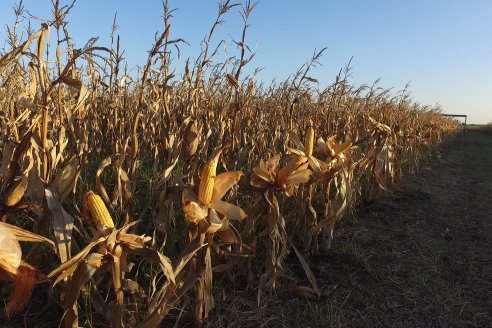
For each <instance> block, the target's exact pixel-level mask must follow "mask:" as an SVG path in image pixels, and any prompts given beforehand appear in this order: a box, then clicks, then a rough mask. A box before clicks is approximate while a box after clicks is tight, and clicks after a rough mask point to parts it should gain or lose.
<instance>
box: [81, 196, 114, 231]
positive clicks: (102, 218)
mask: <svg viewBox="0 0 492 328" xmlns="http://www.w3.org/2000/svg"><path fill="white" fill-rule="evenodd" d="M85 203H86V206H87V209H88V210H89V213H90V216H91V218H92V220H94V223H95V224H96V226H98V227H101V228H114V222H113V219H112V218H111V215H110V214H109V211H108V208H107V207H106V204H104V201H103V200H102V198H101V197H100V196H99V195H97V194H95V193H93V192H92V191H89V192H88V193H87V194H86V195H85Z"/></svg>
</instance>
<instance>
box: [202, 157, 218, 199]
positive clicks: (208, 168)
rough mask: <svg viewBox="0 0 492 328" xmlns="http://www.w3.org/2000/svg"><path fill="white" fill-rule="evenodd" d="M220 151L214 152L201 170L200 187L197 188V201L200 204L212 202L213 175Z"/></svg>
mask: <svg viewBox="0 0 492 328" xmlns="http://www.w3.org/2000/svg"><path fill="white" fill-rule="evenodd" d="M220 153H221V151H220V150H219V151H216V152H215V155H214V156H213V157H212V159H210V160H209V161H208V162H207V163H206V164H205V167H204V168H203V171H202V174H201V176H200V185H199V186H198V199H199V200H200V202H201V203H202V204H208V203H210V201H211V200H212V194H213V192H214V183H215V174H216V172H217V164H218V163H219V156H220Z"/></svg>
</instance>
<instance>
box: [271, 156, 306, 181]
mask: <svg viewBox="0 0 492 328" xmlns="http://www.w3.org/2000/svg"><path fill="white" fill-rule="evenodd" d="M306 160H307V157H306V156H296V157H294V158H293V159H291V160H290V161H289V162H288V163H287V165H285V166H284V167H283V168H281V169H280V170H279V171H278V173H277V179H278V181H280V182H283V181H285V179H286V178H287V177H288V176H289V175H291V174H292V172H294V171H295V170H297V169H298V168H299V166H301V165H302V164H304V163H305V162H306Z"/></svg>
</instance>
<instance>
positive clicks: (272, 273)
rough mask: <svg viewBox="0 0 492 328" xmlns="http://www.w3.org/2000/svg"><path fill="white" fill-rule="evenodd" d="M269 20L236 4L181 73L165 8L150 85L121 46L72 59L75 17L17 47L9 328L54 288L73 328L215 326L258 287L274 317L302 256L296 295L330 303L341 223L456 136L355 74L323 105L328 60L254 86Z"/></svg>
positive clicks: (442, 122)
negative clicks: (230, 23) (38, 291)
mask: <svg viewBox="0 0 492 328" xmlns="http://www.w3.org/2000/svg"><path fill="white" fill-rule="evenodd" d="M254 7H255V3H253V2H250V1H249V0H247V1H246V2H244V3H242V4H240V5H233V4H231V3H230V2H229V1H227V0H226V1H223V2H221V3H220V4H219V8H218V12H217V17H216V20H215V21H213V24H212V28H211V30H210V31H209V32H208V33H207V37H206V40H205V41H206V42H204V43H203V46H202V49H201V50H200V53H199V55H198V57H197V59H196V61H194V62H191V61H190V60H188V61H186V65H185V68H184V70H183V71H182V72H180V71H177V69H176V68H175V61H176V58H177V56H178V54H177V51H178V50H179V47H180V46H181V45H182V44H183V43H184V42H185V41H184V40H182V39H179V37H178V36H176V35H175V33H177V32H175V31H173V29H172V28H171V23H172V22H171V19H172V15H171V12H172V10H171V9H169V5H168V3H167V1H166V2H164V12H165V15H164V17H163V21H164V32H163V33H162V34H160V35H158V36H157V38H156V40H155V43H154V44H153V45H150V51H149V54H148V60H147V63H146V65H145V66H144V67H141V68H140V69H139V71H138V73H137V74H130V73H128V69H127V66H126V65H125V63H124V59H123V51H122V49H120V46H119V37H118V36H117V35H116V34H115V33H114V34H113V35H112V38H111V44H110V45H109V46H103V45H99V44H98V41H97V39H91V40H89V42H87V44H85V45H84V46H83V47H81V48H78V49H77V48H75V47H74V45H73V44H72V39H71V38H70V33H69V32H70V31H69V30H70V24H69V23H68V21H67V19H66V16H67V15H68V13H69V11H70V10H72V9H73V10H76V6H75V7H74V8H72V6H65V7H62V6H60V4H59V1H53V17H52V18H51V19H50V20H48V21H47V22H46V23H43V24H37V30H29V31H28V32H29V33H27V36H26V37H25V38H21V37H20V35H26V34H25V33H21V32H20V31H18V24H15V25H14V26H13V27H11V28H9V29H8V37H9V40H7V41H8V44H9V45H10V46H11V48H10V49H9V50H6V51H5V52H3V53H1V54H0V55H1V57H0V126H1V129H0V154H1V163H0V180H1V187H0V202H1V204H0V218H1V222H0V243H1V245H2V246H1V249H0V254H1V256H0V279H1V280H4V281H9V282H10V283H9V286H10V292H9V295H8V297H7V299H6V300H5V306H4V308H3V310H2V311H3V314H2V316H4V317H6V318H8V317H15V316H16V315H18V314H19V313H21V312H22V311H23V310H24V309H25V308H26V306H28V304H29V302H30V295H31V293H32V290H33V288H34V286H35V285H37V284H42V283H44V284H47V285H49V286H51V288H52V297H53V298H54V299H56V301H57V302H58V304H59V306H60V307H61V308H62V309H63V313H64V314H63V318H60V320H62V321H63V325H64V326H65V327H78V326H81V325H84V324H83V321H82V320H84V322H85V320H88V318H91V320H93V321H94V322H100V323H101V325H104V326H109V325H110V326H111V327H156V326H158V325H159V324H160V323H161V322H162V321H163V320H164V319H165V318H166V317H168V315H169V313H170V312H172V311H176V309H180V308H184V310H185V311H189V312H191V313H194V316H195V319H196V321H197V322H202V321H203V320H206V318H207V317H208V316H209V315H210V314H211V311H212V310H213V308H214V297H217V295H216V294H215V293H214V282H215V281H216V277H220V276H222V275H227V274H230V273H234V275H237V274H240V275H242V276H244V277H245V283H244V286H243V287H244V288H245V289H246V288H247V289H250V290H251V292H252V293H254V295H256V298H257V301H258V303H261V302H262V299H263V297H264V296H265V295H267V294H268V293H273V292H274V291H275V289H276V288H277V287H278V285H279V283H280V282H279V279H280V278H281V277H282V276H283V275H284V274H285V266H286V261H285V260H286V257H287V256H288V255H289V254H295V256H296V257H297V258H298V259H299V261H300V263H301V264H302V267H303V269H304V271H305V274H306V276H307V279H308V281H309V282H310V285H309V286H298V288H297V289H296V292H297V293H298V295H299V296H301V297H307V298H311V299H316V298H318V297H320V296H321V291H320V289H319V287H318V284H317V281H316V277H315V276H314V274H313V272H312V271H311V269H310V267H309V265H308V264H307V261H306V257H308V256H310V255H311V254H315V253H319V252H323V251H325V250H326V249H328V248H330V246H331V243H332V240H333V237H334V229H335V228H336V224H337V222H338V221H339V220H341V219H343V218H346V217H347V216H349V215H350V214H353V213H354V209H355V208H356V206H361V204H363V203H364V202H365V201H370V200H373V199H374V198H375V197H377V196H378V194H380V193H384V192H386V191H387V190H388V189H389V188H390V187H391V186H392V184H394V183H395V182H397V181H398V180H400V179H401V177H402V176H403V175H405V174H408V173H413V172H415V170H416V169H417V168H418V167H419V163H420V162H421V161H422V159H424V158H425V156H426V154H427V153H428V152H429V151H430V150H431V149H433V148H434V147H435V146H436V145H439V144H440V143H441V142H443V141H444V140H445V139H447V138H448V137H449V136H450V135H452V134H453V133H455V132H457V131H458V130H459V126H458V124H457V123H456V122H454V121H452V120H449V119H446V118H443V117H441V115H440V113H439V110H438V108H433V107H428V106H423V105H421V104H419V103H416V102H413V101H412V99H411V98H410V97H409V96H408V93H407V92H406V91H405V90H404V91H402V92H400V93H397V94H392V93H391V92H390V91H389V90H384V89H381V88H379V87H378V85H377V84H373V85H362V86H353V85H351V84H350V81H349V77H350V66H347V67H346V68H345V69H342V70H341V71H340V73H339V75H338V76H337V77H336V80H335V82H334V83H333V84H331V85H330V86H328V87H327V88H324V89H321V88H319V87H318V81H317V80H316V79H315V78H313V77H311V73H312V71H313V69H314V68H315V67H316V66H317V65H319V64H320V60H321V57H322V55H323V52H324V49H323V50H321V51H316V52H315V53H314V54H313V56H312V58H311V60H310V61H308V62H307V63H306V64H305V65H303V66H301V67H300V69H299V70H297V71H296V72H295V73H294V74H293V75H291V77H290V78H289V79H287V80H286V81H283V82H280V83H278V82H277V83H273V84H271V85H266V84H264V83H261V82H259V81H257V79H256V74H257V71H254V70H248V69H247V68H248V67H249V66H248V67H246V66H247V65H252V64H250V61H251V59H252V58H253V56H254V54H253V53H251V52H250V50H249V48H248V46H247V35H248V34H247V31H248V24H249V23H248V19H249V17H250V15H251V14H252V12H253V9H254ZM22 10H23V8H22V5H21V4H20V5H19V7H18V8H17V9H16V14H17V15H18V17H19V16H20V15H21V12H22ZM230 10H238V11H239V12H240V14H241V16H242V19H243V21H244V30H243V33H242V35H241V37H240V39H239V40H238V41H237V54H235V55H234V56H232V57H230V58H228V59H227V60H225V61H223V62H219V61H218V60H217V58H218V56H217V54H218V52H219V51H220V49H219V47H217V48H211V47H210V45H211V44H212V42H211V41H212V39H213V36H214V30H215V28H216V26H218V25H219V24H221V22H222V20H223V16H224V15H225V14H226V13H227V12H228V11H230ZM32 26H33V27H34V26H36V24H35V23H33V24H32ZM49 40H51V42H49ZM219 44H220V43H219ZM251 71H252V73H250V74H249V75H245V72H251ZM95 325H96V326H97V324H95Z"/></svg>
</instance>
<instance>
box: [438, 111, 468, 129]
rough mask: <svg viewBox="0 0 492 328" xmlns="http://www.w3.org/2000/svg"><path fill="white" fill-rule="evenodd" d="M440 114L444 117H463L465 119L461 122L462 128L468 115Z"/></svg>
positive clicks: (464, 126)
mask: <svg viewBox="0 0 492 328" xmlns="http://www.w3.org/2000/svg"><path fill="white" fill-rule="evenodd" d="M441 115H442V116H446V117H463V118H464V119H465V122H464V123H463V128H466V119H467V117H468V115H458V114H441Z"/></svg>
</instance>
